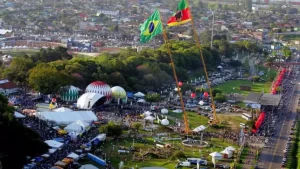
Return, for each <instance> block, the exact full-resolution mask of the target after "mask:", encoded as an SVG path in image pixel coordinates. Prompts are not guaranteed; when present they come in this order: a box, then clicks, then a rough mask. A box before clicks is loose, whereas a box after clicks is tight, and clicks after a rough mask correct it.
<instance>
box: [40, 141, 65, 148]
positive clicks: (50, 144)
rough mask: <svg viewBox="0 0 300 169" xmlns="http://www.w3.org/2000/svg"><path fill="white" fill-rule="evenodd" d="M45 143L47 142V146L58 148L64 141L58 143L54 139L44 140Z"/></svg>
mask: <svg viewBox="0 0 300 169" xmlns="http://www.w3.org/2000/svg"><path fill="white" fill-rule="evenodd" d="M45 143H46V144H48V146H49V147H52V148H60V147H62V146H63V145H64V143H60V142H58V141H55V140H46V141H45Z"/></svg>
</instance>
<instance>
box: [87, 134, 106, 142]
mask: <svg viewBox="0 0 300 169" xmlns="http://www.w3.org/2000/svg"><path fill="white" fill-rule="evenodd" d="M105 139H106V134H99V135H98V136H96V137H95V138H93V139H92V140H91V141H90V142H93V141H95V140H99V141H105Z"/></svg>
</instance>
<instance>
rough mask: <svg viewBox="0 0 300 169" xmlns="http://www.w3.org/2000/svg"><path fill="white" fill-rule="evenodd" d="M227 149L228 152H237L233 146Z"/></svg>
mask: <svg viewBox="0 0 300 169" xmlns="http://www.w3.org/2000/svg"><path fill="white" fill-rule="evenodd" d="M225 149H226V150H229V151H235V148H234V147H232V146H229V147H226V148H225Z"/></svg>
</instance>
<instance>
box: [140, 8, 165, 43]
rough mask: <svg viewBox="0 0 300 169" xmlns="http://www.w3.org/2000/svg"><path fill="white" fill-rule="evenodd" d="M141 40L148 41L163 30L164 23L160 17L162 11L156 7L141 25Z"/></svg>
mask: <svg viewBox="0 0 300 169" xmlns="http://www.w3.org/2000/svg"><path fill="white" fill-rule="evenodd" d="M140 30H141V35H140V41H141V42H142V43H145V42H148V41H149V40H151V39H152V38H153V37H154V36H156V35H159V34H161V33H162V32H163V25H162V23H161V19H160V13H159V11H158V10H157V9H156V10H155V11H154V13H153V14H152V15H151V16H150V17H149V18H148V19H147V20H146V21H145V22H144V23H143V25H141V27H140Z"/></svg>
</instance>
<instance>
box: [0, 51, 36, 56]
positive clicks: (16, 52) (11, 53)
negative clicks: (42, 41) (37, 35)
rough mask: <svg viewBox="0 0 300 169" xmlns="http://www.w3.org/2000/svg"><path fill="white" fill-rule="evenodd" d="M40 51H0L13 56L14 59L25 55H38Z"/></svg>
mask: <svg viewBox="0 0 300 169" xmlns="http://www.w3.org/2000/svg"><path fill="white" fill-rule="evenodd" d="M38 51H39V50H35V49H12V50H0V52H2V54H4V55H11V56H13V57H16V56H23V55H29V56H30V55H32V54H34V53H37V52H38Z"/></svg>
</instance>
